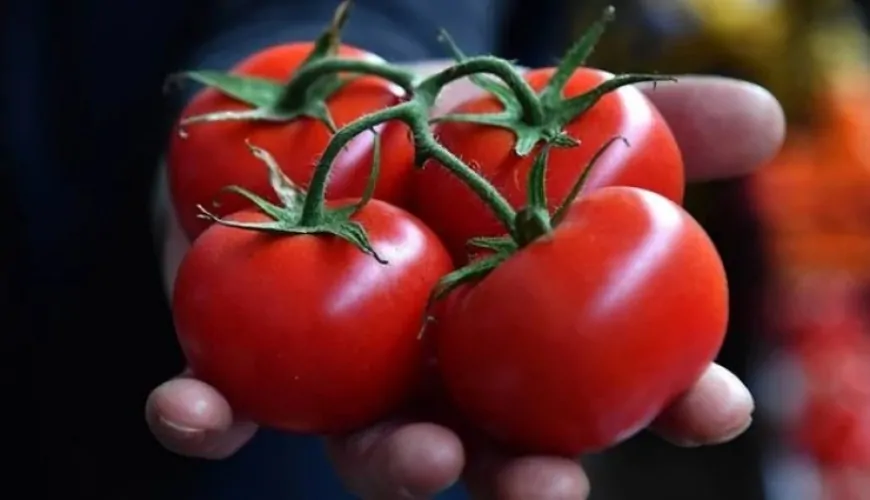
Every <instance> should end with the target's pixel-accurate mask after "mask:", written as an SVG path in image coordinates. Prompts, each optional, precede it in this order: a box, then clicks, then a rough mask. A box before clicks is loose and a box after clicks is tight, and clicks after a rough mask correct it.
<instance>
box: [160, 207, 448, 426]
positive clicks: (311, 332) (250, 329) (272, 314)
mask: <svg viewBox="0 0 870 500" xmlns="http://www.w3.org/2000/svg"><path fill="white" fill-rule="evenodd" d="M232 217H233V218H234V219H236V220H242V221H246V222H251V221H264V220H267V219H266V217H265V216H264V215H261V214H259V213H253V212H241V213H239V214H236V215H233V216H232ZM353 220H355V221H357V222H359V223H361V224H362V225H363V226H364V227H365V228H366V229H367V231H368V235H369V239H370V240H371V243H372V246H373V247H374V249H375V250H376V251H377V252H378V253H379V255H380V256H381V257H382V258H384V259H386V260H387V261H388V264H381V263H378V262H377V261H376V260H375V259H374V258H373V257H371V256H370V255H367V254H364V253H363V252H362V251H360V250H359V249H358V248H356V247H355V246H353V245H351V244H349V243H347V242H346V241H345V240H342V239H339V238H336V237H332V236H322V235H298V236H295V235H294V236H287V237H284V236H275V235H272V234H264V233H261V232H256V231H250V230H244V229H236V228H229V227H226V226H223V225H220V224H216V225H213V226H212V227H210V228H209V229H208V230H206V231H205V232H204V233H203V234H202V235H201V236H200V237H199V238H198V239H197V240H196V241H195V242H194V243H193V246H192V247H191V249H190V250H189V252H188V253H187V255H186V256H185V258H184V260H183V262H182V264H181V267H180V268H179V271H178V276H177V278H176V283H175V290H174V294H173V313H174V318H175V326H176V329H177V333H178V338H179V341H180V344H181V347H182V349H183V351H184V354H185V356H186V357H187V360H188V363H189V365H190V367H191V369H192V370H193V372H194V373H195V374H196V375H197V377H199V378H201V379H202V380H204V381H206V382H208V383H210V384H213V385H214V387H215V388H216V389H218V390H219V391H220V392H221V393H222V394H223V395H224V396H226V398H227V399H228V401H229V402H230V404H231V405H232V407H233V410H234V411H235V412H237V413H238V414H239V415H242V416H243V418H250V419H252V420H254V421H256V422H258V423H260V424H263V425H266V426H270V427H274V428H278V429H283V430H287V431H295V432H306V433H335V432H346V431H350V430H353V429H357V428H360V427H362V426H364V425H367V424H370V423H372V422H374V421H375V420H377V419H379V418H381V417H384V416H385V415H387V414H388V413H390V412H391V411H393V410H395V409H396V407H397V406H399V405H400V404H402V403H404V402H405V400H406V398H407V397H409V396H410V392H411V391H412V389H413V388H414V387H415V384H416V383H417V382H418V381H419V380H418V379H419V376H420V371H421V366H422V363H423V356H424V354H423V348H422V345H423V344H422V342H420V340H419V332H420V328H421V320H422V318H423V313H424V309H425V307H426V303H427V300H428V297H429V293H430V290H431V289H432V287H433V285H434V284H435V283H436V282H437V280H438V279H439V278H440V277H441V276H443V275H444V274H445V273H447V272H449V271H450V269H451V262H450V258H449V255H448V254H447V251H446V249H444V247H443V246H442V244H441V243H440V242H439V240H438V239H437V237H436V236H435V234H434V233H432V232H431V230H429V229H428V228H426V226H424V225H423V224H422V223H421V222H420V221H419V220H418V219H416V218H415V217H413V216H411V215H410V214H408V213H406V212H404V211H403V210H401V209H399V208H396V207H393V206H391V205H388V204H386V203H383V202H379V201H372V202H370V203H369V204H368V205H366V206H365V207H364V208H363V209H362V210H361V211H360V212H358V214H357V215H355V216H354V217H353Z"/></svg>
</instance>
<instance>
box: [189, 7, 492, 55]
mask: <svg viewBox="0 0 870 500" xmlns="http://www.w3.org/2000/svg"><path fill="white" fill-rule="evenodd" d="M508 3H509V2H508V0H356V1H355V2H354V4H353V7H352V10H351V15H350V20H349V21H348V23H347V24H346V25H345V29H344V32H343V33H344V34H343V39H344V41H346V42H347V43H349V44H352V45H356V46H358V47H361V48H363V49H366V50H369V51H372V52H374V53H376V54H378V55H380V56H381V57H383V58H385V59H387V60H390V61H392V62H403V61H412V60H419V59H428V58H444V57H449V53H448V52H447V51H446V50H445V49H444V47H443V46H442V45H441V44H440V43H439V42H438V40H437V35H438V30H439V29H441V28H444V29H446V30H447V31H448V32H450V34H451V35H452V36H453V38H455V39H456V41H457V43H458V44H459V46H460V47H461V48H463V50H465V51H466V52H467V53H469V54H477V53H482V52H491V51H492V50H493V49H494V47H495V44H496V39H497V36H498V30H499V28H500V27H501V24H502V21H503V17H504V16H505V15H506V13H507V12H506V11H507V7H508V6H507V4H508ZM219 5H221V8H220V9H219V10H217V12H216V13H215V14H214V15H213V18H212V21H211V22H210V27H209V30H208V36H207V37H206V38H205V42H204V43H203V44H201V46H200V47H199V49H198V50H197V51H196V52H195V53H194V54H193V60H192V61H189V67H193V68H202V69H228V68H229V67H230V66H232V65H233V64H234V63H236V62H238V61H239V60H240V59H242V58H244V57H245V56H247V55H248V54H251V53H253V52H255V51H257V50H259V49H262V48H264V47H267V46H269V45H273V44H277V43H282V42H289V41H300V40H312V39H314V38H315V37H316V36H317V35H318V34H319V33H320V32H321V31H322V30H323V29H324V27H325V26H326V25H327V23H328V22H329V20H330V19H331V17H332V12H333V11H334V9H335V8H336V6H337V5H338V1H337V0H223V1H222V2H219Z"/></svg>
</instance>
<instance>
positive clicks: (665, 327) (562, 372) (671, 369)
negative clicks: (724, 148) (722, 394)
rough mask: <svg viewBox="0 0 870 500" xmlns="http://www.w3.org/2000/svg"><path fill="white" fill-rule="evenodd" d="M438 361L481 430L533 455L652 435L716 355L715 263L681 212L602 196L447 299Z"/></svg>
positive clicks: (719, 298)
mask: <svg viewBox="0 0 870 500" xmlns="http://www.w3.org/2000/svg"><path fill="white" fill-rule="evenodd" d="M444 300H445V301H447V305H446V306H445V308H444V309H443V311H444V312H443V313H442V314H441V315H440V317H439V323H440V324H439V327H438V329H437V330H436V332H437V338H436V340H435V344H436V347H437V355H438V362H439V366H440V370H441V373H442V376H443V380H444V383H445V386H446V388H447V391H448V393H449V394H450V396H451V398H452V400H453V402H454V404H455V405H456V407H457V408H458V410H459V411H461V412H462V413H463V414H464V415H465V416H466V417H467V418H468V419H469V420H470V421H471V422H472V423H473V424H474V425H475V426H476V427H478V428H479V429H481V430H482V431H484V432H486V433H487V434H489V435H490V436H491V437H493V438H495V439H496V440H498V441H500V442H502V443H504V444H505V445H507V446H509V447H512V448H515V449H517V450H518V451H522V452H529V453H543V454H558V455H576V454H579V453H582V452H587V451H594V450H598V449H601V448H604V447H608V446H611V445H614V444H616V443H618V442H620V441H621V440H623V439H625V438H628V437H629V436H631V435H632V434H634V433H635V432H637V431H639V430H640V429H642V428H643V427H645V426H647V425H648V424H649V423H650V422H651V421H652V419H653V418H655V416H656V415H658V414H659V412H660V411H661V410H662V409H663V408H664V407H665V406H666V405H667V404H668V403H670V402H672V401H673V399H674V398H675V397H677V396H679V395H680V394H681V393H683V392H685V391H686V390H688V388H689V387H690V386H691V385H692V384H693V383H694V382H695V381H696V380H697V378H698V377H699V376H700V375H701V373H702V372H703V371H704V370H705V369H706V368H707V367H708V366H709V364H710V362H711V361H712V360H713V359H714V358H715V356H716V354H717V352H718V350H719V348H720V347H721V344H722V342H723V339H724V335H725V330H726V326H727V319H728V287H727V283H726V277H725V271H724V268H723V265H722V262H721V260H720V258H719V256H718V254H717V252H716V249H715V248H714V246H713V244H712V242H711V241H710V240H709V238H708V237H707V235H706V233H704V231H703V230H702V228H701V227H700V226H699V225H698V223H697V222H695V221H694V219H692V218H691V217H690V216H689V215H688V214H687V213H686V212H685V211H684V210H683V209H682V208H681V207H679V206H678V205H676V204H675V203H672V202H671V201H669V200H667V199H666V198H664V197H662V196H660V195H657V194H655V193H652V192H650V191H646V190H642V189H637V188H630V187H607V188H602V189H600V190H597V191H595V192H592V193H590V194H588V195H587V196H585V197H583V198H581V199H579V200H578V201H577V202H575V203H574V204H573V205H571V207H570V208H569V212H568V213H567V215H566V218H565V219H564V220H563V222H562V223H561V224H560V225H558V226H557V227H556V228H555V229H554V230H553V232H552V233H550V234H549V235H547V236H545V237H543V238H540V239H538V240H536V241H534V242H532V243H531V244H529V245H528V246H526V247H524V248H522V249H520V250H519V251H518V252H517V253H515V254H514V255H512V256H510V257H509V258H507V260H505V261H504V262H503V263H502V264H501V265H499V266H498V267H497V268H495V269H494V270H493V271H491V272H490V273H489V274H488V275H487V276H486V277H485V278H483V279H482V280H480V281H478V282H472V283H466V284H464V285H461V288H459V289H457V290H456V291H454V292H453V293H452V294H451V295H448V296H447V298H445V299H444Z"/></svg>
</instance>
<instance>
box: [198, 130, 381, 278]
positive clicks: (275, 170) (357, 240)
mask: <svg viewBox="0 0 870 500" xmlns="http://www.w3.org/2000/svg"><path fill="white" fill-rule="evenodd" d="M374 144H375V146H374V162H373V165H372V173H371V176H370V177H369V182H368V184H367V186H366V190H365V193H364V194H363V196H362V197H361V198H360V199H359V201H357V202H356V203H353V204H350V205H345V206H341V207H338V208H327V207H325V206H323V205H324V201H323V196H322V193H318V192H314V191H308V192H306V191H305V190H303V189H302V188H301V187H299V186H297V185H295V184H294V183H293V181H291V180H290V179H289V178H288V177H287V176H286V175H285V174H284V173H283V172H282V171H281V168H280V167H279V166H278V163H277V162H276V161H275V159H274V158H273V157H272V155H271V154H269V153H268V152H267V151H265V150H263V149H260V148H258V147H256V146H254V145H253V144H251V143H250V142H248V143H247V145H248V147H249V148H250V150H251V153H252V154H253V155H254V156H256V157H257V158H258V159H260V160H261V161H262V162H263V164H264V165H265V166H266V168H267V169H268V172H269V182H270V184H271V186H272V190H273V191H274V192H275V194H276V195H277V197H278V199H279V200H280V203H281V204H280V205H276V204H273V203H271V202H269V201H267V200H266V199H264V198H262V197H261V196H259V195H257V194H254V193H252V192H251V191H248V190H247V189H245V188H243V187H240V186H228V187H227V188H225V191H229V192H232V193H236V194H238V195H240V196H243V197H244V198H246V199H248V201H250V202H251V203H253V204H254V206H255V207H256V208H257V209H258V210H259V211H260V212H262V213H263V214H265V215H266V216H268V218H269V220H267V221H263V222H242V221H237V220H232V219H226V218H221V217H219V216H217V215H215V214H213V213H211V212H209V211H208V210H207V209H205V208H204V207H203V206H201V205H200V206H199V207H197V208H198V209H199V211H200V217H201V218H203V219H207V220H210V221H212V222H215V223H218V224H222V225H224V226H228V227H235V228H239V229H248V230H254V231H261V232H267V233H274V234H281V235H302V234H324V235H332V236H336V237H338V238H341V239H343V240H345V241H347V242H348V243H351V244H352V245H354V246H356V247H357V248H359V249H360V250H361V251H363V252H364V253H366V254H368V255H371V256H372V257H374V258H375V260H377V261H378V262H380V263H381V264H387V261H386V260H384V259H382V258H381V257H380V256H379V255H378V253H377V252H376V251H375V249H374V248H373V247H372V245H371V242H370V241H369V238H368V235H367V234H366V231H365V228H363V226H362V225H361V224H360V223H359V222H356V221H354V220H352V217H353V216H354V215H355V214H356V213H357V212H359V210H360V209H362V208H363V207H364V206H365V205H366V203H368V202H369V200H371V197H372V193H373V192H374V188H375V180H376V179H377V176H378V172H379V167H380V141H378V140H376V141H375V143H374ZM313 205H317V206H319V207H320V209H319V210H310V209H309V210H308V212H306V207H309V206H313Z"/></svg>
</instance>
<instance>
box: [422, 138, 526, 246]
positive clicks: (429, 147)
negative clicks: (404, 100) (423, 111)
mask: <svg viewBox="0 0 870 500" xmlns="http://www.w3.org/2000/svg"><path fill="white" fill-rule="evenodd" d="M411 126H412V128H413V132H414V141H415V142H416V146H417V147H418V148H420V149H421V150H422V151H423V156H425V157H429V158H432V159H434V160H436V161H437V162H438V163H440V164H441V165H442V166H444V168H446V169H448V170H450V172H451V173H453V174H454V175H455V176H457V177H459V179H460V180H461V181H462V182H463V183H464V184H465V185H466V186H468V187H469V188H470V189H471V190H472V191H474V192H475V194H477V196H479V197H480V198H481V199H482V200H483V201H484V202H485V203H486V204H487V205H489V208H490V209H491V210H492V212H493V214H494V215H495V217H496V218H497V219H498V220H499V222H501V224H502V225H503V226H504V227H505V230H506V231H507V233H508V234H510V235H512V236H513V234H514V227H515V226H514V219H515V218H516V211H515V210H514V208H513V207H512V206H511V204H510V203H509V202H508V201H507V200H506V199H505V197H504V196H502V194H501V193H499V192H498V190H497V189H496V188H494V187H493V186H492V184H490V183H489V181H488V180H486V179H485V178H484V177H482V176H481V175H480V174H478V173H477V172H475V171H474V169H472V168H470V167H469V166H468V165H466V164H465V163H464V162H463V161H462V160H460V159H459V157H457V156H456V155H454V154H453V153H452V152H451V151H450V150H449V149H447V148H445V147H444V146H442V145H441V144H438V141H436V140H435V138H434V137H433V136H432V133H431V132H429V128H428V126H427V125H426V123H425V122H417V123H415V124H413V125H411Z"/></svg>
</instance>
